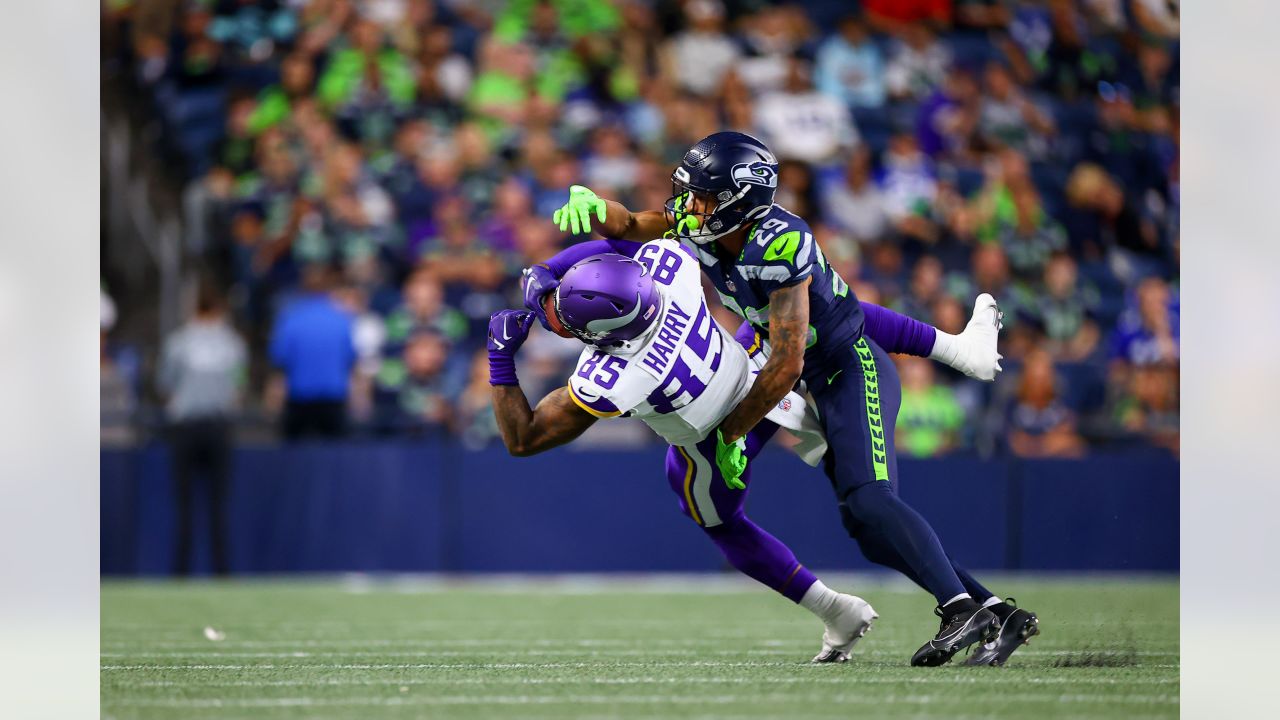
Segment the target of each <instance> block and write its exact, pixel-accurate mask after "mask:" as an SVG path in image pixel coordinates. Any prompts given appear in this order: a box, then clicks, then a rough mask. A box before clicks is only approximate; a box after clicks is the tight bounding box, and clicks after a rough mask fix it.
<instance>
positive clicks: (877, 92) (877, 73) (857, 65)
mask: <svg viewBox="0 0 1280 720" xmlns="http://www.w3.org/2000/svg"><path fill="white" fill-rule="evenodd" d="M883 73H884V59H883V58H882V56H881V54H880V48H879V47H877V46H876V44H875V43H874V42H872V40H871V38H870V37H868V36H867V30H866V27H865V26H863V24H862V22H861V21H860V20H859V19H858V18H857V17H856V16H853V15H848V16H845V17H844V18H843V19H842V20H841V21H840V29H839V34H837V35H832V36H831V37H830V38H828V39H827V40H826V41H825V42H823V43H822V46H821V47H819V48H818V57H817V63H816V65H815V66H814V84H815V85H816V86H817V88H818V90H820V91H821V92H823V93H824V94H826V95H829V96H831V97H833V98H835V99H837V100H839V101H840V102H843V103H844V104H845V105H848V106H849V107H853V108H879V107H882V106H883V105H884V102H885V94H886V90H885V84H884V74H883Z"/></svg>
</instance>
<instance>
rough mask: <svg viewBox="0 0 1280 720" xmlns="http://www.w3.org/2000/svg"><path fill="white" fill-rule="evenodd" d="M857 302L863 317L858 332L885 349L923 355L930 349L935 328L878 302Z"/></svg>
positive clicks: (936, 335)
mask: <svg viewBox="0 0 1280 720" xmlns="http://www.w3.org/2000/svg"><path fill="white" fill-rule="evenodd" d="M859 304H860V305H861V306H862V314H863V316H864V317H865V318H866V321H865V323H864V324H863V330H862V334H863V335H866V336H867V337H869V338H871V339H872V340H874V341H875V343H876V344H877V345H879V346H880V347H882V348H884V350H885V352H891V353H902V354H904V355H915V356H917V357H926V358H927V357H929V353H931V352H933V342H934V340H936V339H937V337H938V331H937V329H936V328H934V327H933V326H932V325H929V324H927V323H922V322H920V321H919V320H916V319H914V318H909V317H907V316H906V315H902V314H901V313H896V312H894V311H892V310H890V309H888V308H883V307H880V306H879V305H872V304H871V303H868V302H864V303H859Z"/></svg>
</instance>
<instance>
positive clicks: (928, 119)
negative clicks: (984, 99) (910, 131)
mask: <svg viewBox="0 0 1280 720" xmlns="http://www.w3.org/2000/svg"><path fill="white" fill-rule="evenodd" d="M980 103H981V94H980V93H979V91H978V85H977V83H976V82H975V81H974V78H973V74H972V73H970V72H969V71H968V70H967V69H965V68H961V67H953V68H951V69H950V70H949V71H948V72H947V75H946V79H945V80H944V81H943V82H942V83H941V84H940V85H939V86H938V87H937V89H936V90H934V91H932V92H931V93H930V94H929V95H928V97H926V98H924V100H923V101H922V102H921V103H920V107H919V109H918V110H917V111H916V138H917V139H918V141H919V143H920V149H921V150H923V151H924V153H925V154H926V155H928V156H930V157H933V158H939V157H952V156H958V155H961V154H963V153H965V152H966V151H967V150H968V148H969V146H970V145H971V144H972V143H973V140H974V137H975V136H976V135H977V128H978V119H979V115H980Z"/></svg>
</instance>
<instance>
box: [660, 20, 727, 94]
mask: <svg viewBox="0 0 1280 720" xmlns="http://www.w3.org/2000/svg"><path fill="white" fill-rule="evenodd" d="M684 13H685V17H686V18H687V19H688V22H689V25H688V28H687V29H685V30H684V31H682V32H680V33H679V34H677V35H676V36H675V37H673V38H672V39H671V41H670V42H669V43H668V44H667V47H666V48H665V51H664V52H663V53H661V56H662V57H663V58H664V59H665V60H666V62H667V66H666V71H667V75H668V77H671V78H673V79H674V80H675V82H676V84H677V85H678V86H679V87H680V88H681V89H682V90H686V91H688V92H691V93H693V94H695V95H699V96H702V97H710V96H711V95H714V94H715V93H716V91H717V90H718V89H719V88H720V79H721V78H723V77H724V74H725V72H726V71H728V70H729V68H730V67H732V66H733V64H734V63H735V62H736V61H737V60H738V58H739V56H740V55H741V54H742V53H741V51H740V50H739V49H738V45H737V44H736V43H734V41H733V39H732V38H730V37H729V35H728V34H727V33H725V31H724V5H722V4H720V2H719V0H693V1H692V2H690V3H688V4H686V5H685V7H684Z"/></svg>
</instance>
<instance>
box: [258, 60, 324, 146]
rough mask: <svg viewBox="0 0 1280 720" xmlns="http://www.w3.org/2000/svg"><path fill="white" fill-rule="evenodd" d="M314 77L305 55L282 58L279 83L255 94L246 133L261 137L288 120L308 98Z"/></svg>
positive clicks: (313, 83)
mask: <svg viewBox="0 0 1280 720" xmlns="http://www.w3.org/2000/svg"><path fill="white" fill-rule="evenodd" d="M315 76H316V74H315V68H314V67H312V65H311V59H310V58H308V57H307V56H306V55H304V54H302V53H293V54H291V55H289V56H287V57H285V59H284V60H283V61H282V62H281V63H280V82H279V83H277V84H275V85H272V86H270V87H268V88H266V89H265V90H263V91H262V92H261V93H259V94H258V98H257V104H256V105H255V106H254V109H253V114H252V115H250V116H249V131H250V132H251V133H253V134H254V135H261V134H262V133H263V132H264V131H266V130H267V129H269V128H273V127H276V126H277V125H279V124H280V123H283V122H285V121H286V120H288V119H289V117H290V115H291V114H292V113H293V109H294V107H295V106H296V104H297V103H298V101H299V100H302V99H303V98H308V97H311V94H312V92H313V90H314V87H315Z"/></svg>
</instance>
